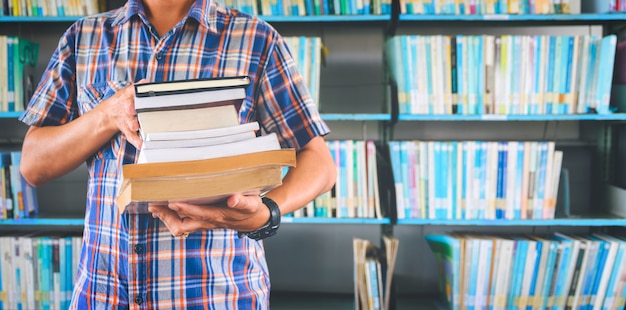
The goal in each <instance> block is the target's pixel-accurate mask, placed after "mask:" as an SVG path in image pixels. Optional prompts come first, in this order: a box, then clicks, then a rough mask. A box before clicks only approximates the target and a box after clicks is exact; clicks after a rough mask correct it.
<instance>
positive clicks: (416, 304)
mask: <svg viewBox="0 0 626 310" xmlns="http://www.w3.org/2000/svg"><path fill="white" fill-rule="evenodd" d="M396 302H397V305H396V310H438V309H444V308H442V307H438V306H437V305H436V302H434V301H433V299H429V298H423V297H410V296H399V297H398V298H397V300H396ZM270 307H271V309H272V310H293V309H298V310H319V309H323V310H353V309H354V296H353V295H352V294H333V293H310V292H272V294H271V297H270Z"/></svg>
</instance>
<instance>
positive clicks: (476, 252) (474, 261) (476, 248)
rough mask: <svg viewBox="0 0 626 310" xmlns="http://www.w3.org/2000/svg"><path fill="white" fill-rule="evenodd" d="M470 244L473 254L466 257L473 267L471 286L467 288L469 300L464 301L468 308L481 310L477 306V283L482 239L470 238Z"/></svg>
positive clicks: (468, 240) (468, 244)
mask: <svg viewBox="0 0 626 310" xmlns="http://www.w3.org/2000/svg"><path fill="white" fill-rule="evenodd" d="M467 246H470V247H471V256H470V257H466V258H465V259H469V260H470V266H472V268H470V273H469V275H470V277H469V283H470V285H469V288H466V290H467V291H468V294H467V300H465V301H464V303H466V304H467V309H468V310H479V309H477V308H476V306H475V305H476V288H477V285H476V283H477V282H478V268H477V266H478V264H479V257H480V241H479V240H478V239H476V238H472V237H470V238H468V239H467V240H466V247H467Z"/></svg>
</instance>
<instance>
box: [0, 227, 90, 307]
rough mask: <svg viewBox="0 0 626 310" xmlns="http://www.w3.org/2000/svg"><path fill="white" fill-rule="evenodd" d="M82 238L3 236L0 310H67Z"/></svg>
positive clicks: (0, 247)
mask: <svg viewBox="0 0 626 310" xmlns="http://www.w3.org/2000/svg"><path fill="white" fill-rule="evenodd" d="M81 242H82V239H81V237H74V236H3V237H0V285H1V287H0V309H68V307H69V303H70V299H71V295H72V291H73V288H74V282H75V280H76V278H75V277H76V274H77V270H78V258H79V256H80V250H81Z"/></svg>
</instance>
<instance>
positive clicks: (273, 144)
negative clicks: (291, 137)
mask: <svg viewBox="0 0 626 310" xmlns="http://www.w3.org/2000/svg"><path fill="white" fill-rule="evenodd" d="M279 149H280V144H279V142H278V137H277V136H276V134H275V133H270V134H267V135H264V136H260V137H255V138H253V139H247V140H241V141H236V142H232V143H224V144H218V145H208V146H198V147H183V148H159V149H145V148H142V149H141V151H140V152H139V158H138V159H137V163H138V164H143V163H158V162H175V161H187V160H200V159H210V158H217V157H224V156H233V155H240V154H245V153H251V152H261V151H271V150H279Z"/></svg>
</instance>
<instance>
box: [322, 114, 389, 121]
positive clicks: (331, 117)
mask: <svg viewBox="0 0 626 310" xmlns="http://www.w3.org/2000/svg"><path fill="white" fill-rule="evenodd" d="M321 117H322V119H323V120H325V121H389V120H391V115H389V114H366V113H354V114H347V113H346V114H341V113H322V114H321Z"/></svg>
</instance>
